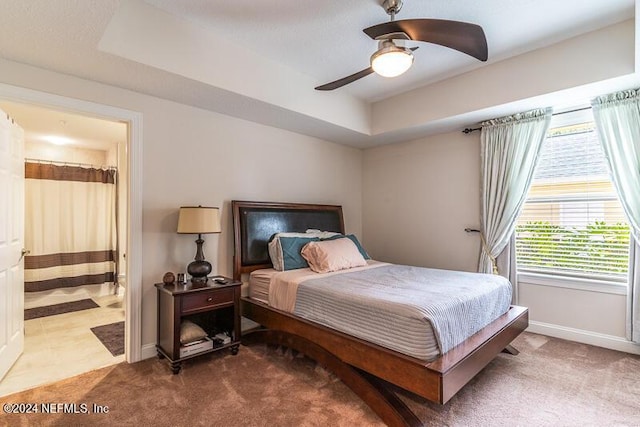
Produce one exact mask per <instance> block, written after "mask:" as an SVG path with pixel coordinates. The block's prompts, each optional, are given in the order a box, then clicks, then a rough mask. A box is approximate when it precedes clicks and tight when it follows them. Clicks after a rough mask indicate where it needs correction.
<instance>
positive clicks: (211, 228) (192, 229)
mask: <svg viewBox="0 0 640 427" xmlns="http://www.w3.org/2000/svg"><path fill="white" fill-rule="evenodd" d="M221 231H222V230H221V229H220V209H218V208H212V207H205V206H182V207H181V208H180V215H179V217H178V233H181V234H207V233H220V232H221Z"/></svg>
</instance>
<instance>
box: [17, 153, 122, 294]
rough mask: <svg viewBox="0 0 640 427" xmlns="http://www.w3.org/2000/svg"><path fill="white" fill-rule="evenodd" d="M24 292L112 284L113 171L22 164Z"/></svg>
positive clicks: (114, 235)
mask: <svg viewBox="0 0 640 427" xmlns="http://www.w3.org/2000/svg"><path fill="white" fill-rule="evenodd" d="M25 247H26V248H27V249H28V250H30V254H29V255H28V256H26V257H25V264H24V268H25V270H24V280H25V284H24V285H25V286H24V287H25V292H38V291H46V290H51V289H58V288H68V287H75V286H81V285H90V284H101V283H106V282H114V281H115V280H116V278H117V272H116V260H117V259H118V258H117V253H116V251H117V229H116V171H115V170H114V169H107V170H103V169H92V168H83V167H76V166H59V165H55V164H43V163H31V162H27V163H25Z"/></svg>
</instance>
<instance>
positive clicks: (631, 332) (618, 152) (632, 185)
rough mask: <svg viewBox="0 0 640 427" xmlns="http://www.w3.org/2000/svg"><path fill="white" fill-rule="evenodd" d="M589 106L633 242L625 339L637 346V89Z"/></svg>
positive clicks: (639, 202) (639, 117)
mask: <svg viewBox="0 0 640 427" xmlns="http://www.w3.org/2000/svg"><path fill="white" fill-rule="evenodd" d="M591 105H592V107H593V115H594V118H595V122H596V126H597V127H598V132H599V135H600V142H601V143H602V147H603V148H604V153H605V157H606V158H607V163H608V164H609V168H610V170H611V177H612V179H613V183H614V185H615V186H616V190H617V192H618V197H619V198H620V202H621V203H622V207H623V209H624V212H625V214H626V216H627V220H628V221H629V224H630V225H631V232H632V234H633V236H634V240H635V242H633V245H635V248H633V249H635V250H632V251H631V254H632V262H631V263H630V268H629V293H628V310H627V313H628V322H627V338H628V339H630V340H631V341H634V342H636V343H640V283H639V280H638V278H639V276H640V271H638V270H640V248H639V245H640V89H635V90H627V91H623V92H617V93H613V94H609V95H605V96H601V97H598V98H595V99H593V100H592V101H591Z"/></svg>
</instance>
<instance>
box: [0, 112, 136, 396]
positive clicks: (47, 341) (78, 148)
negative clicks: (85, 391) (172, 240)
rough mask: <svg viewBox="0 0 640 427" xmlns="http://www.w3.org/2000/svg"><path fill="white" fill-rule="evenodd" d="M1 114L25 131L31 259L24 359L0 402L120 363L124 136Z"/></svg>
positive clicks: (87, 124) (3, 385)
mask: <svg viewBox="0 0 640 427" xmlns="http://www.w3.org/2000/svg"><path fill="white" fill-rule="evenodd" d="M0 109H2V110H4V111H5V112H6V113H8V114H9V115H10V116H11V117H12V118H13V119H14V121H15V122H17V123H18V124H19V125H20V126H21V127H22V128H23V130H24V135H25V138H24V139H25V172H28V173H26V178H27V179H26V180H25V182H26V185H25V196H26V197H25V199H26V203H25V237H26V240H25V243H26V248H27V249H28V250H31V252H32V255H27V257H25V293H24V302H25V312H24V314H25V323H24V326H25V328H24V333H25V340H24V343H25V345H24V351H23V353H22V355H21V356H20V357H19V358H18V360H17V361H16V363H15V364H14V365H13V367H12V368H11V370H10V371H9V372H8V373H7V375H6V376H5V377H4V378H3V379H2V381H1V382H0V395H5V394H9V393H12V392H15V391H19V390H23V389H27V388H31V387H34V386H37V385H40V384H43V383H48V382H51V381H56V380H59V379H62V378H67V377H70V376H74V375H77V374H79V373H82V372H86V371H90V370H93V369H96V368H100V367H103V366H107V365H110V364H115V363H119V362H121V361H123V360H125V355H124V344H125V342H124V330H125V325H124V323H125V322H124V320H125V311H124V307H125V304H124V303H123V302H124V296H125V292H126V287H127V286H126V285H127V280H126V273H125V272H126V270H127V269H126V258H125V256H126V252H125V251H124V250H122V249H120V250H119V248H126V247H127V228H128V227H127V226H126V222H127V188H128V186H127V185H126V182H127V164H128V162H127V157H126V156H127V150H126V148H127V139H128V129H127V124H126V123H123V122H118V121H110V120H103V119H97V118H94V117H89V116H85V115H80V114H74V113H69V112H64V111H59V110H55V109H50V108H44V107H39V106H35V105H31V104H24V103H18V102H11V101H3V100H0ZM85 177H88V179H85ZM96 178H97V179H96ZM123 184H124V185H123ZM56 216H59V217H61V218H56ZM94 218H96V220H95V221H92V220H93V219H94ZM70 236H75V238H74V239H70ZM95 248H98V249H105V250H90V249H95ZM52 254H53V255H52ZM58 365H59V366H58Z"/></svg>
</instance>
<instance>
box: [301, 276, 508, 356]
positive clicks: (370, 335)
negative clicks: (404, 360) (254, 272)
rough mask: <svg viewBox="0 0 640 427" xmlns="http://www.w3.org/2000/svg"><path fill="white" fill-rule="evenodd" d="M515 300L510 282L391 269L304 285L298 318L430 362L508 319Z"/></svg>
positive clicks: (490, 278)
mask: <svg viewBox="0 0 640 427" xmlns="http://www.w3.org/2000/svg"><path fill="white" fill-rule="evenodd" d="M511 294H512V287H511V283H510V282H509V281H508V280H507V279H505V278H504V277H502V276H497V275H490V274H481V273H468V272H460V271H449V270H437V269H430V268H421V267H411V266H404V265H394V264H385V265H382V266H380V267H377V268H372V269H367V270H362V271H356V272H345V273H344V274H338V275H334V276H331V277H325V278H318V279H311V280H305V281H303V282H302V283H300V284H299V286H298V289H297V295H296V302H295V309H294V314H296V315H297V316H300V317H303V318H305V319H308V320H312V321H314V322H317V323H320V324H323V325H325V326H328V327H330V328H333V329H336V330H339V331H342V332H345V333H347V334H349V335H352V336H355V337H358V338H361V339H364V340H366V341H369V342H372V343H375V344H378V345H380V346H383V347H386V348H389V349H392V350H395V351H398V352H400V353H403V354H406V355H408V356H412V357H416V358H418V359H422V360H425V361H429V360H433V359H435V358H436V357H438V356H439V355H440V354H444V353H446V352H447V351H449V350H450V349H452V348H453V347H455V346H456V345H458V344H460V343H462V342H463V341H464V340H466V339H467V338H469V337H470V336H472V335H473V334H475V333H476V332H478V331H479V330H480V329H482V328H483V327H485V326H486V325H488V324H489V323H491V322H492V321H494V320H495V319H497V318H498V317H500V316H501V315H502V314H504V313H506V312H507V310H508V309H509V306H510V304H511ZM434 335H435V342H437V348H434V345H433V342H434V339H433V338H434V337H433V336H434Z"/></svg>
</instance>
